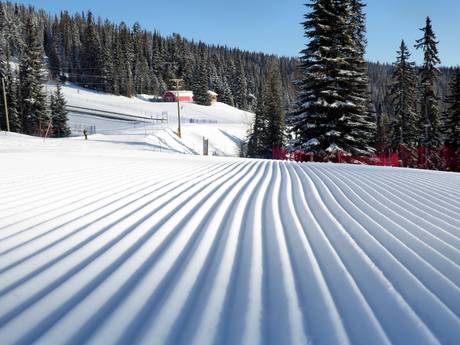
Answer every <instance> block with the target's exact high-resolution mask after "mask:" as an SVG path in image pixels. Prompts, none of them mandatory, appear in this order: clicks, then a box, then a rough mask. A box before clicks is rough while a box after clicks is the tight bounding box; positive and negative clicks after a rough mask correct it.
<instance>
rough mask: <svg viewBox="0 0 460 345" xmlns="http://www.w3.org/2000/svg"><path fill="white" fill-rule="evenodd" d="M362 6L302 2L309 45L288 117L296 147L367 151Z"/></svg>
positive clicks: (336, 0)
mask: <svg viewBox="0 0 460 345" xmlns="http://www.w3.org/2000/svg"><path fill="white" fill-rule="evenodd" d="M363 6H364V5H362V3H361V2H360V1H358V0H357V1H353V2H350V1H346V0H312V1H311V2H310V3H309V4H307V7H308V8H309V9H310V12H309V13H308V14H307V15H306V16H305V19H306V20H305V22H304V24H303V25H304V29H305V36H306V37H307V38H309V43H308V45H307V47H306V49H304V50H303V51H302V56H301V68H302V71H303V79H302V80H301V81H300V82H299V83H298V87H299V89H300V95H299V101H298V103H297V106H296V110H295V111H294V112H293V113H292V114H291V116H290V121H289V124H290V125H291V126H292V129H293V131H294V132H295V133H296V137H297V138H296V140H295V142H294V145H295V146H297V147H300V148H303V149H306V150H307V151H313V152H318V153H322V154H325V153H326V152H334V151H336V150H338V149H341V150H344V151H345V152H348V153H350V154H354V155H367V154H370V153H372V152H373V148H372V142H373V140H374V136H375V123H374V122H373V121H372V119H371V118H370V116H369V112H368V104H369V101H368V91H367V77H366V72H365V70H366V67H365V66H366V64H365V62H364V50H365V41H364V40H363V37H364V28H365V26H364V13H363V11H362V8H363Z"/></svg>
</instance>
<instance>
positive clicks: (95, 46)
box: [80, 12, 104, 90]
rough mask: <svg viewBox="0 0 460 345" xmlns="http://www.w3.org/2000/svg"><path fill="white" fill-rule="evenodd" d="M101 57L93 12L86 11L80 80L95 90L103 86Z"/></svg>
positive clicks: (101, 52)
mask: <svg viewBox="0 0 460 345" xmlns="http://www.w3.org/2000/svg"><path fill="white" fill-rule="evenodd" d="M102 57H103V51H102V48H101V42H100V39H99V34H98V32H97V30H96V26H95V23H94V19H93V14H92V13H91V12H88V15H87V20H86V28H85V33H84V35H83V45H82V51H81V58H80V61H81V70H82V82H83V83H84V84H86V86H88V87H90V88H93V89H97V90H101V89H103V88H104V80H103V72H104V68H103V67H104V66H103V63H102Z"/></svg>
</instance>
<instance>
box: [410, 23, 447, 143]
mask: <svg viewBox="0 0 460 345" xmlns="http://www.w3.org/2000/svg"><path fill="white" fill-rule="evenodd" d="M420 30H421V31H422V32H423V37H422V38H420V39H418V40H417V44H416V45H415V47H416V48H417V49H421V50H422V51H423V53H424V60H423V66H422V68H421V69H420V79H421V85H420V98H421V99H420V103H421V112H420V113H421V118H420V125H419V127H420V133H421V135H420V144H422V145H424V146H427V147H438V146H439V145H440V144H441V142H442V136H441V123H440V109H439V97H438V94H437V90H436V84H437V81H438V78H439V75H440V72H439V70H438V68H437V67H436V66H437V65H439V64H440V63H441V60H440V59H439V56H438V48H437V45H438V42H437V41H436V35H435V33H434V31H433V27H432V24H431V19H430V18H429V17H427V18H426V23H425V27H424V28H422V29H420Z"/></svg>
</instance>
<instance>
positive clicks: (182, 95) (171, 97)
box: [163, 91, 193, 103]
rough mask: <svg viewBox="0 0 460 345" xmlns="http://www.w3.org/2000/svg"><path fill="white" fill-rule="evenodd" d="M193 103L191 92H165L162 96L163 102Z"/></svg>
mask: <svg viewBox="0 0 460 345" xmlns="http://www.w3.org/2000/svg"><path fill="white" fill-rule="evenodd" d="M178 99H179V102H185V103H192V102H193V91H166V93H165V94H164V95H163V101H165V102H177V100H178Z"/></svg>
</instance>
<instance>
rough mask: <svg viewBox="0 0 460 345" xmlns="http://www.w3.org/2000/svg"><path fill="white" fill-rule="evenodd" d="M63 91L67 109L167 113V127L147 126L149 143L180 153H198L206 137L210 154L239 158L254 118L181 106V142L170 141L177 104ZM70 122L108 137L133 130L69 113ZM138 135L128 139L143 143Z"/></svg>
mask: <svg viewBox="0 0 460 345" xmlns="http://www.w3.org/2000/svg"><path fill="white" fill-rule="evenodd" d="M47 87H48V92H52V91H53V90H54V89H55V86H54V85H53V84H49V85H48V86H47ZM62 92H63V94H64V96H65V98H66V101H67V104H68V105H69V106H74V107H82V108H90V109H96V110H101V111H106V112H116V113H123V114H129V115H134V116H138V117H141V118H142V117H145V118H146V119H150V118H151V117H153V118H163V117H164V116H165V114H167V116H166V118H167V119H168V124H166V125H162V126H158V125H157V126H154V127H152V126H149V125H147V127H148V134H149V135H151V136H152V138H151V141H154V142H157V141H158V139H160V140H163V139H166V140H164V141H163V146H166V148H163V149H171V150H173V151H180V152H183V153H190V152H193V153H199V154H200V153H201V152H202V148H203V137H205V138H207V139H209V153H210V154H213V155H219V156H239V152H240V148H241V142H242V141H244V140H245V139H246V137H247V134H248V129H249V127H250V124H251V122H252V118H253V116H254V114H252V113H249V112H246V111H242V110H239V109H237V108H234V107H231V106H228V105H226V104H224V103H215V104H213V105H211V106H209V107H206V106H200V105H197V104H193V103H181V114H182V115H181V119H182V120H181V121H182V139H180V140H178V138H175V139H174V140H172V141H171V140H169V139H170V135H169V134H170V133H171V132H172V131H176V130H177V104H176V103H162V102H160V103H152V102H149V101H146V100H145V99H147V98H148V96H145V95H143V96H140V98H136V97H134V98H127V97H123V96H115V95H110V94H106V93H102V92H96V91H93V90H88V89H85V88H82V87H78V86H76V85H73V84H66V85H64V86H63V87H62ZM69 122H70V124H71V126H72V127H75V126H80V127H81V125H86V126H95V127H96V131H97V133H98V134H102V135H110V134H113V133H114V131H117V132H118V133H117V134H120V133H123V134H128V135H132V134H133V133H132V132H133V131H130V130H129V127H130V126H131V124H130V123H129V122H126V121H117V120H109V119H102V118H97V117H93V116H89V115H81V114H75V113H72V112H70V114H69ZM142 126H143V125H142ZM142 126H141V127H142ZM141 129H143V128H141ZM166 129H167V130H166ZM140 132H141V134H142V136H141V137H139V136H138V137H137V139H136V138H134V137H132V138H131V140H138V141H141V142H142V141H144V140H143V135H144V132H143V130H141V131H140ZM165 132H166V133H165ZM134 134H135V133H134ZM79 135H81V133H79ZM170 144H171V145H170ZM178 144H179V145H178Z"/></svg>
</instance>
